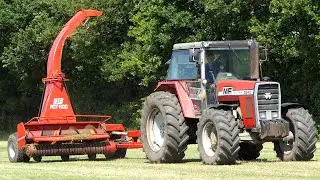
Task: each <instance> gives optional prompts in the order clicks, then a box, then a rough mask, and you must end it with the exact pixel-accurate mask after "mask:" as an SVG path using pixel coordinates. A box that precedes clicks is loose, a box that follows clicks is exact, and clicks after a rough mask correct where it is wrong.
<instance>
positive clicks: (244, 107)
mask: <svg viewBox="0 0 320 180" xmlns="http://www.w3.org/2000/svg"><path fill="white" fill-rule="evenodd" d="M239 99H240V109H241V114H242V119H243V124H244V127H245V128H247V129H251V128H254V127H255V126H256V121H255V116H254V115H255V114H254V112H255V111H254V102H253V95H250V96H240V97H239Z"/></svg>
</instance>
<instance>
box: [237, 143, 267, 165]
mask: <svg viewBox="0 0 320 180" xmlns="http://www.w3.org/2000/svg"><path fill="white" fill-rule="evenodd" d="M262 148H263V146H262V144H252V143H240V150H239V153H238V154H239V159H240V160H245V161H251V160H255V159H257V158H258V157H259V156H260V151H261V150H262Z"/></svg>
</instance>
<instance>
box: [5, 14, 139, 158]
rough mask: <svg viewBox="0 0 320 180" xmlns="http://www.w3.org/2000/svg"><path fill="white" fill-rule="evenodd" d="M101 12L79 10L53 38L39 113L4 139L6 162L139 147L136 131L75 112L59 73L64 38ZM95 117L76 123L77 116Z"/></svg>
mask: <svg viewBox="0 0 320 180" xmlns="http://www.w3.org/2000/svg"><path fill="white" fill-rule="evenodd" d="M101 15H102V12H101V11H96V10H81V11H79V12H78V13H76V14H75V15H74V16H73V17H72V18H71V19H70V20H69V22H68V23H67V24H66V25H65V26H64V27H63V29H62V30H61V31H60V33H59V35H58V36H57V37H56V39H55V41H54V43H53V45H52V47H51V50H50V53H49V58H48V65H47V77H46V78H43V83H44V84H45V92H44V96H43V102H42V106H41V108H40V116H39V117H34V118H32V119H31V120H30V121H28V122H27V123H22V122H21V123H19V124H18V125H17V132H16V133H14V134H11V135H10V137H9V139H8V146H7V150H8V157H9V160H10V162H28V161H29V160H30V158H31V157H33V158H34V160H35V161H38V162H40V161H41V159H42V156H61V159H62V160H64V161H66V160H69V156H70V155H88V158H89V159H90V160H94V159H95V158H96V154H104V155H106V157H107V158H109V157H110V158H123V157H125V155H126V151H127V149H130V148H142V143H141V142H139V141H138V138H139V137H140V131H138V130H134V131H127V132H126V131H125V127H124V126H123V125H122V124H107V123H106V122H107V121H108V120H110V119H111V116H107V115H106V116H100V115H75V114H74V111H73V108H72V105H71V102H70V99H69V97H68V94H67V90H66V87H65V81H67V79H66V78H65V75H64V73H62V72H61V56H62V49H63V45H64V42H65V40H66V39H67V38H68V37H69V36H70V35H71V34H72V32H73V31H74V30H75V29H76V28H77V27H78V26H80V25H81V24H83V22H84V21H86V20H88V19H89V18H90V17H94V16H101ZM80 118H88V119H99V118H100V121H85V122H79V121H77V119H80Z"/></svg>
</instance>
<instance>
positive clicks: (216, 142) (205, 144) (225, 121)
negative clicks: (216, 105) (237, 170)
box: [197, 109, 240, 165]
mask: <svg viewBox="0 0 320 180" xmlns="http://www.w3.org/2000/svg"><path fill="white" fill-rule="evenodd" d="M239 140H240V139H239V128H238V123H237V122H236V120H235V118H234V116H233V115H232V114H231V112H230V111H224V110H218V109H208V110H206V111H205V112H204V113H203V115H202V116H201V118H200V120H199V123H198V131H197V142H198V150H199V152H200V157H201V159H202V162H203V163H204V164H210V165H223V164H235V162H236V159H237V158H238V152H239V150H240V147H239Z"/></svg>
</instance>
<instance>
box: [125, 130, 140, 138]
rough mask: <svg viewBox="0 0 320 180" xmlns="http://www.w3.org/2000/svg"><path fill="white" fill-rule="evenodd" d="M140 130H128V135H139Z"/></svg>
mask: <svg viewBox="0 0 320 180" xmlns="http://www.w3.org/2000/svg"><path fill="white" fill-rule="evenodd" d="M140 136H141V132H140V131H139V130H134V131H128V137H140Z"/></svg>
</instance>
